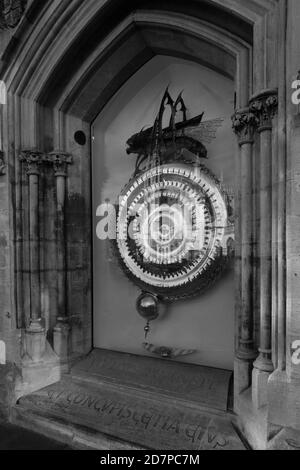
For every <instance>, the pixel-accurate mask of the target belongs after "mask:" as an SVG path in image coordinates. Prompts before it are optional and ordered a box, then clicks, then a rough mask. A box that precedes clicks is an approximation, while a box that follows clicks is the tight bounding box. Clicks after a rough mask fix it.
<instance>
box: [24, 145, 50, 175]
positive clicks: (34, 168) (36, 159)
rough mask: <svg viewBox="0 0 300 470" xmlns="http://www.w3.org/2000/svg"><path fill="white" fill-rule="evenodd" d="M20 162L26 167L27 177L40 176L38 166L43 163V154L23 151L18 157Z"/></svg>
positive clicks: (35, 151) (34, 151)
mask: <svg viewBox="0 0 300 470" xmlns="http://www.w3.org/2000/svg"><path fill="white" fill-rule="evenodd" d="M20 160H21V161H22V162H24V163H25V165H26V172H27V175H28V176H30V175H37V176H39V174H40V165H41V164H42V163H43V161H44V154H43V153H42V152H39V151H37V150H23V151H22V152H21V155H20Z"/></svg>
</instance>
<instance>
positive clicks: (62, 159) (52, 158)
mask: <svg viewBox="0 0 300 470" xmlns="http://www.w3.org/2000/svg"><path fill="white" fill-rule="evenodd" d="M47 161H48V163H51V164H53V167H54V172H55V176H56V177H58V176H63V177H66V176H67V173H68V165H70V164H72V163H73V157H72V155H70V154H68V153H66V152H63V151H60V150H57V151H55V150H54V151H53V152H51V153H49V154H48V155H47Z"/></svg>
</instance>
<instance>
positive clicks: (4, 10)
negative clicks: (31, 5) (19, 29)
mask: <svg viewBox="0 0 300 470" xmlns="http://www.w3.org/2000/svg"><path fill="white" fill-rule="evenodd" d="M26 6H27V0H0V30H1V29H13V28H15V27H16V26H17V25H18V23H19V22H20V20H21V18H22V16H23V14H24V12H25V9H26Z"/></svg>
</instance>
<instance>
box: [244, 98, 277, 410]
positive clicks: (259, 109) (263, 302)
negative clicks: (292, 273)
mask: <svg viewBox="0 0 300 470" xmlns="http://www.w3.org/2000/svg"><path fill="white" fill-rule="evenodd" d="M277 106H278V99H277V92H276V90H266V91H264V92H262V93H261V94H259V95H256V96H254V97H253V98H252V99H251V102H250V109H251V111H252V112H253V113H254V114H255V115H256V117H257V119H258V122H259V124H258V132H259V134H260V240H259V242H260V338H259V356H258V358H257V359H256V361H255V363H254V370H253V376H252V398H253V403H254V405H255V406H256V407H257V408H260V407H262V406H264V405H266V404H267V382H268V378H269V375H270V373H271V372H273V370H274V366H273V362H272V331H271V328H272V119H273V117H274V115H275V113H276V111H277Z"/></svg>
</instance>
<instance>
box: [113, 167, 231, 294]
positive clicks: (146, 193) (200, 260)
mask: <svg viewBox="0 0 300 470" xmlns="http://www.w3.org/2000/svg"><path fill="white" fill-rule="evenodd" d="M227 222H228V214H227V206H226V200H225V196H224V194H223V193H222V191H221V189H220V185H219V184H218V182H217V180H216V179H215V178H214V176H213V175H212V174H211V173H210V172H209V171H208V170H207V169H206V168H204V167H192V166H190V165H186V164H184V163H170V164H166V165H161V166H158V167H156V168H153V169H149V170H147V171H145V172H144V173H141V174H140V175H138V176H136V177H135V178H134V179H133V180H131V181H130V182H129V184H128V185H127V186H126V188H125V189H124V191H123V192H122V193H121V196H120V203H119V213H118V221H117V249H118V252H119V255H120V256H119V257H120V259H121V263H122V266H123V268H124V269H125V271H126V273H127V274H128V276H129V277H130V278H131V279H133V280H134V281H135V282H136V283H137V284H138V285H139V286H140V287H141V288H142V289H144V290H148V291H151V292H154V293H156V294H159V295H161V296H162V297H165V298H168V299H178V298H184V297H187V296H191V295H195V294H197V293H199V292H201V291H203V290H204V289H206V288H207V287H208V286H209V285H210V284H211V283H212V282H213V280H214V279H215V278H216V277H217V276H218V275H219V273H220V272H221V271H222V270H223V269H224V266H225V264H226V263H225V257H224V256H223V252H222V243H223V241H224V237H225V230H226V226H227Z"/></svg>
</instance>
